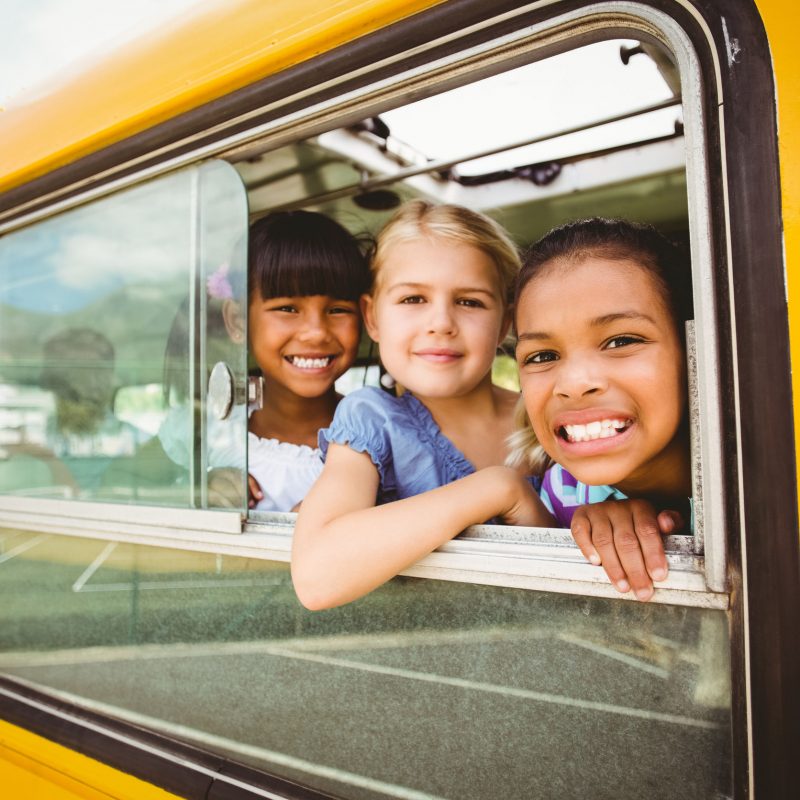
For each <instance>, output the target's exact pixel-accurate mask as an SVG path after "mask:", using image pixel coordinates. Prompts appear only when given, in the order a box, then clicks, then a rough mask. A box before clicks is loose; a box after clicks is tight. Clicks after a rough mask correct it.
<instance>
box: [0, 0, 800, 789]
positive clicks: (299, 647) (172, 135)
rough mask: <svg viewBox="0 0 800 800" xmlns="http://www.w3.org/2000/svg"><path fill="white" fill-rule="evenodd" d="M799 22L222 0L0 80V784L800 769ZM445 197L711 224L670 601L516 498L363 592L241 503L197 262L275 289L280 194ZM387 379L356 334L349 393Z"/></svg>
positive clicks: (768, 775)
mask: <svg viewBox="0 0 800 800" xmlns="http://www.w3.org/2000/svg"><path fill="white" fill-rule="evenodd" d="M793 23H794V18H793V5H792V4H790V3H788V2H783V1H782V0H755V2H753V0H737V2H730V1H729V0H727V1H726V0H607V1H603V0H592V1H588V0H538V1H533V2H531V1H530V0H528V1H527V2H526V1H524V0H498V2H494V3H485V2H479V1H478V0H444V1H443V2H436V0H414V1H413V2H402V3H401V2H398V1H397V0H337V2H335V3H334V4H332V5H330V4H329V5H327V6H324V7H322V6H320V5H319V4H318V3H313V2H309V0H295V1H294V2H293V3H287V2H271V3H262V2H257V0H236V1H235V2H221V1H219V2H209V3H206V4H204V5H202V6H201V7H199V8H198V9H197V10H194V11H192V13H191V14H187V15H185V16H184V17H183V18H181V19H178V20H175V21H173V22H172V23H170V24H168V25H166V24H165V25H164V26H163V27H162V28H161V29H160V30H158V31H157V32H155V33H152V34H150V35H148V36H147V37H146V38H142V39H139V40H136V41H133V42H131V43H130V44H128V45H126V46H124V47H121V48H120V49H118V50H117V51H116V52H114V53H113V54H109V55H106V56H104V57H103V59H102V60H98V61H97V63H95V64H93V65H91V68H89V69H87V70H86V71H84V72H82V73H81V74H80V75H77V76H67V77H66V78H65V79H64V80H62V81H61V82H59V83H57V84H56V83H54V84H53V86H52V89H51V90H50V91H48V92H47V93H46V94H42V95H40V96H36V97H31V98H23V100H22V101H17V102H15V103H11V104H10V105H9V107H8V108H7V109H5V110H4V111H3V112H2V113H0V309H1V311H0V436H1V437H2V438H0V492H1V494H0V591H1V592H2V595H1V596H2V602H1V603H0V614H2V626H0V631H1V632H0V670H1V671H2V676H0V781H2V785H3V795H4V796H5V797H47V798H75V797H85V798H88V797H92V798H95V797H98V798H99V797H130V798H151V797H152V798H162V797H163V798H166V797H187V798H195V797H198V798H199V797H203V798H239V797H241V798H245V797H253V798H255V797H262V798H263V797H270V798H278V797H282V798H300V797H308V798H311V797H353V798H383V797H397V798H413V799H414V800H416V799H417V798H420V799H421V798H451V797H463V798H489V797H491V798H494V797H541V798H573V797H592V798H602V797H611V796H614V797H631V798H633V797H641V796H644V795H647V796H648V797H651V798H655V797H669V798H678V797H681V798H683V797H686V798H701V797H702V798H723V797H735V798H752V797H760V798H780V797H794V796H796V793H797V790H796V788H795V780H794V772H795V770H794V767H795V763H796V760H797V756H798V755H800V747H798V744H799V743H800V722H798V721H799V720H800V687H799V686H798V683H800V682H799V681H798V677H800V657H799V655H798V653H799V652H800V648H799V646H798V637H797V631H798V629H800V626H799V624H798V623H799V622H800V619H799V617H800V614H798V611H799V610H800V559H799V558H798V544H799V540H798V517H797V511H798V493H797V482H796V454H797V452H798V444H799V443H800V440H798V436H797V426H796V424H795V419H796V418H795V412H794V405H793V399H792V398H793V392H797V391H798V390H799V389H800V385H798V380H800V378H798V377H797V376H796V373H795V374H793V373H792V370H791V364H792V360H793V359H794V361H795V363H796V362H797V360H798V358H800V310H799V309H800V272H799V271H798V269H797V267H796V262H797V260H798V258H800V212H799V206H798V196H800V187H798V184H799V183H800V160H798V157H797V155H796V153H795V152H794V150H793V147H794V146H796V139H797V135H798V126H800V105H799V104H798V99H797V95H796V92H795V85H796V81H797V79H798V58H799V57H798V53H797V48H796V47H795V43H794V36H793V30H794V25H793ZM414 197H426V198H429V199H432V200H434V201H448V202H457V203H462V204H465V205H468V206H470V207H473V208H477V209H480V210H483V211H485V212H486V213H490V214H491V215H493V216H495V217H496V218H497V219H498V220H499V221H500V222H501V223H502V224H503V225H505V226H506V227H507V228H508V230H509V231H510V232H511V234H512V235H513V236H514V237H515V239H516V240H517V242H518V243H519V244H520V246H524V245H526V244H528V243H529V242H531V241H533V240H535V239H536V238H537V236H539V235H540V234H541V233H543V232H544V231H545V230H547V229H548V228H549V227H551V226H552V225H554V224H557V223H559V222H562V221H565V220H568V219H574V218H579V217H585V216H591V215H601V216H624V217H629V218H632V219H637V220H643V221H647V222H651V223H653V224H655V225H656V226H658V227H659V228H660V229H661V230H663V231H664V232H666V233H667V234H668V235H670V236H672V237H673V238H675V239H676V240H679V241H681V242H682V243H683V244H685V245H686V247H687V248H688V251H689V252H690V254H691V261H692V271H693V293H694V300H695V320H694V322H693V325H692V331H691V333H692V335H691V337H690V341H691V342H692V344H691V346H690V359H689V362H690V363H689V385H690V400H691V409H692V412H691V428H692V451H693V473H694V475H693V482H694V492H693V501H694V507H695V517H696V519H695V527H694V530H693V532H692V533H691V534H690V535H683V536H673V537H669V538H668V539H667V540H666V548H667V551H668V558H669V561H670V568H671V569H670V575H669V578H668V579H667V581H665V582H664V583H663V584H661V585H659V588H658V589H657V591H656V594H655V596H654V599H653V601H652V602H650V603H648V604H640V603H636V602H632V601H631V600H630V598H628V597H626V596H621V595H618V594H617V593H616V592H615V590H613V588H612V587H611V586H610V585H609V584H608V583H607V581H606V579H605V577H604V574H603V573H602V570H601V569H600V568H598V567H593V566H591V565H589V564H587V563H585V562H584V560H583V559H582V557H581V556H580V554H579V552H578V551H577V549H576V548H575V547H574V545H573V544H572V542H571V539H570V537H569V534H568V532H567V531H559V530H549V529H548V530H545V529H523V528H509V527H506V528H504V527H502V526H477V527H475V528H472V529H470V530H468V531H466V532H464V534H462V535H461V536H460V537H458V538H457V539H455V540H453V541H452V542H451V543H449V544H448V545H447V546H445V547H443V548H441V549H440V550H438V551H436V552H434V553H432V554H431V555H430V556H428V557H426V558H425V559H423V560H422V561H421V562H419V563H418V564H416V565H415V566H413V567H412V568H410V569H409V570H407V571H406V572H405V573H404V574H403V575H401V576H399V577H398V578H396V579H394V580H392V581H390V582H389V583H388V584H386V585H385V586H383V587H381V588H380V589H379V590H377V591H375V592H373V593H372V594H371V595H369V596H368V597H366V598H364V599H362V600H360V601H358V602H356V603H353V604H350V605H348V606H345V607H343V608H339V609H333V610H331V611H326V612H317V613H311V612H307V611H305V610H304V609H302V607H301V606H300V605H299V603H298V602H297V601H296V599H295V597H294V594H293V591H292V588H291V582H290V579H289V576H288V559H289V552H290V544H291V533H292V525H293V520H294V517H293V515H291V514H259V513H254V512H251V513H248V511H247V502H246V485H245V477H244V470H243V469H241V467H242V466H243V465H244V464H245V463H246V461H245V459H246V441H247V431H246V427H247V426H246V412H245V407H246V404H247V402H248V398H249V399H250V400H252V399H253V397H254V395H253V394H252V393H251V392H252V390H255V389H257V386H258V384H257V382H253V381H251V380H250V379H249V377H248V373H249V370H248V356H247V350H246V344H245V343H242V342H234V341H233V340H232V339H231V337H230V336H228V335H227V334H226V331H225V329H224V326H221V325H220V324H219V309H218V308H217V307H216V306H215V301H214V299H213V298H212V297H210V296H209V294H208V292H207V291H206V287H207V283H208V279H209V277H211V276H212V275H214V274H215V273H216V271H217V270H219V269H220V268H224V270H225V271H226V275H227V276H228V278H229V279H230V280H229V283H230V286H231V287H232V292H233V293H234V298H233V299H235V300H237V301H239V302H240V303H241V306H242V307H243V308H246V306H247V303H246V291H247V288H246V285H247V281H246V265H245V264H244V258H243V256H242V253H243V249H246V248H243V247H242V242H244V241H246V235H247V226H248V223H249V222H250V221H251V220H253V219H255V218H257V217H259V216H261V215H263V214H266V213H269V212H270V211H273V210H276V209H287V208H310V209H314V210H317V211H321V212H323V213H326V214H329V215H330V216H332V217H334V218H335V219H337V220H338V221H339V222H341V223H342V224H344V225H345V226H346V227H348V228H349V229H350V230H351V231H352V232H353V233H358V234H374V233H375V231H376V230H378V229H379V227H380V226H381V224H382V223H383V222H384V221H385V220H386V219H387V218H388V216H389V215H390V214H391V212H392V210H393V209H394V208H395V207H396V206H397V205H398V204H399V203H401V202H402V201H404V200H406V199H410V198H414ZM576 291H579V287H576ZM568 301H569V298H565V302H568ZM496 372H497V380H498V381H505V382H510V384H512V385H513V381H514V375H513V369H509V367H508V359H507V358H505V359H504V357H503V356H502V354H501V355H499V356H498V361H497V370H496ZM378 376H379V367H378V366H377V360H376V357H375V354H374V353H372V352H371V351H370V348H369V345H368V343H367V342H365V343H364V348H363V352H362V353H361V357H360V359H359V363H358V365H357V367H356V368H354V370H353V371H352V374H349V375H348V376H347V381H346V382H345V383H343V385H342V391H349V390H350V389H352V388H354V387H356V386H359V385H363V384H364V383H374V382H375V381H376V380H378ZM237 465H238V467H239V469H237ZM220 469H228V470H232V472H229V473H228V477H229V478H231V482H230V485H232V486H233V489H234V491H233V494H231V492H228V493H226V494H225V495H224V496H222V495H220V493H219V492H218V491H217V489H216V487H215V485H214V482H213V480H212V477H213V476H214V475H215V473H216V474H218V470H220ZM375 534H376V536H379V535H380V531H376V532H375Z"/></svg>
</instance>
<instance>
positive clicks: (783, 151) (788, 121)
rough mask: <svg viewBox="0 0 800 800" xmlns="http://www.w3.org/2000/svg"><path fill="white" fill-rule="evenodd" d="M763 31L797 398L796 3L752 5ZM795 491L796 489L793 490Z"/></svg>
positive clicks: (798, 426)
mask: <svg viewBox="0 0 800 800" xmlns="http://www.w3.org/2000/svg"><path fill="white" fill-rule="evenodd" d="M757 5H758V9H759V11H760V12H761V18H762V20H763V21H764V26H765V27H766V30H767V37H768V38H769V46H770V50H771V52H772V63H773V69H774V71H775V80H776V83H777V95H778V96H777V101H778V147H779V152H780V173H781V200H782V205H783V235H784V245H785V250H786V256H785V257H786V272H787V276H786V277H787V289H788V299H789V337H790V342H791V351H792V365H793V369H792V392H793V395H794V397H800V367H799V366H798V365H800V150H798V145H800V92H798V86H800V48H798V46H797V24H796V22H797V3H796V0H757ZM794 431H795V451H796V452H797V453H798V454H800V407H798V404H797V403H795V406H794ZM798 491H800V487H798Z"/></svg>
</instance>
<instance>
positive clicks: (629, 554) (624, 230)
mask: <svg viewBox="0 0 800 800" xmlns="http://www.w3.org/2000/svg"><path fill="white" fill-rule="evenodd" d="M566 298H568V300H569V301H568V302H565V299H566ZM515 309H516V311H515V313H516V328H517V334H518V344H517V361H518V364H519V369H520V384H521V388H522V395H523V399H524V403H525V410H526V412H527V417H528V419H529V420H530V425H531V426H532V430H531V428H529V431H530V434H529V435H527V436H526V434H525V433H523V434H522V435H521V437H518V439H517V445H518V446H517V448H516V451H515V453H514V454H513V455H512V459H511V461H512V462H514V463H520V462H524V464H525V465H526V466H527V467H529V468H531V469H532V471H534V472H537V471H538V472H539V473H541V472H542V471H543V468H544V467H546V466H547V464H548V463H552V462H555V465H554V466H552V467H551V468H550V469H549V470H548V471H547V473H546V474H545V476H544V481H543V485H542V490H541V496H542V498H543V500H544V501H545V504H546V505H547V506H548V508H549V509H550V510H551V511H552V512H553V513H554V515H555V517H556V519H557V520H558V521H559V523H560V524H562V525H566V526H569V525H570V523H571V527H572V532H573V535H574V537H575V540H576V542H577V543H578V545H579V546H580V548H581V550H582V552H583V553H584V555H585V556H586V557H587V558H588V559H589V560H590V561H591V562H592V563H594V564H600V563H602V564H603V566H604V568H605V570H606V572H607V574H608V575H609V577H610V578H611V580H612V581H613V582H614V584H615V585H616V586H617V588H618V589H619V590H620V591H622V592H627V591H629V589H630V588H631V587H632V588H633V589H634V591H635V593H636V596H637V597H639V598H640V599H643V600H646V599H648V598H649V597H650V596H651V595H652V592H653V587H652V580H662V579H663V578H664V577H666V570H667V563H666V558H665V556H664V552H663V547H662V544H661V539H660V536H659V529H660V530H661V532H663V533H669V532H672V531H674V530H676V529H677V528H678V527H680V523H681V520H680V515H679V514H677V513H675V512H662V513H661V514H659V515H658V516H656V515H655V513H654V511H653V506H655V508H656V509H677V508H681V509H684V508H688V503H687V498H688V497H689V495H690V494H691V473H690V461H689V441H688V424H687V418H686V407H687V398H686V354H685V339H684V323H685V321H686V320H687V319H691V317H692V303H691V275H690V272H689V268H688V264H687V263H686V262H685V261H683V260H682V259H681V258H680V257H679V256H678V254H677V252H676V249H675V248H674V247H673V246H672V245H671V244H670V243H669V242H668V241H667V240H666V239H664V238H663V237H662V236H661V235H660V234H658V233H657V232H656V231H655V229H653V228H651V227H649V226H644V225H636V224H633V223H629V222H623V221H615V220H604V219H590V220H583V221H580V222H574V223H571V224H568V225H565V226H563V227H561V228H556V229H555V230H553V231H551V232H550V233H549V234H547V235H546V236H545V237H544V238H543V239H541V240H540V241H539V242H537V243H536V244H535V245H533V247H532V248H531V250H530V251H529V253H528V255H527V258H526V261H525V265H524V267H523V269H522V272H521V273H520V276H519V281H518V283H517V290H516V303H515ZM520 444H521V447H520ZM604 484H608V485H609V486H606V487H604V486H603V485H604ZM609 487H613V488H609ZM606 498H610V499H609V500H606V502H602V503H600V504H599V505H583V506H581V507H580V508H579V509H578V510H577V511H576V506H578V505H580V504H581V503H587V502H588V503H593V502H594V501H597V500H605V499H606ZM624 498H636V500H631V501H629V502H618V501H620V500H624ZM651 504H652V505H651Z"/></svg>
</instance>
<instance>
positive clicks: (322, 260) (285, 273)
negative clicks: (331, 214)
mask: <svg viewBox="0 0 800 800" xmlns="http://www.w3.org/2000/svg"><path fill="white" fill-rule="evenodd" d="M248 261H249V280H250V292H251V294H252V293H253V292H255V291H260V292H261V296H262V298H263V299H265V300H268V299H270V298H273V297H308V296H311V295H327V296H328V297H334V298H337V299H339V300H353V301H355V300H358V298H359V297H360V296H361V295H362V294H363V293H364V292H366V291H367V290H368V288H369V271H368V269H367V263H366V259H365V257H364V255H363V254H362V252H361V248H360V246H359V243H358V242H357V240H356V239H355V238H354V237H353V236H352V235H351V234H350V233H349V232H348V231H346V230H345V229H344V228H343V227H342V226H341V225H339V224H338V223H337V222H334V221H333V220H332V219H329V218H328V217H325V216H323V215H322V214H315V213H312V212H309V211H294V212H281V213H278V214H272V215H269V216H267V217H264V218H263V219H261V220H259V221H258V222H256V223H255V224H254V225H253V226H252V227H251V231H250V244H249V259H248Z"/></svg>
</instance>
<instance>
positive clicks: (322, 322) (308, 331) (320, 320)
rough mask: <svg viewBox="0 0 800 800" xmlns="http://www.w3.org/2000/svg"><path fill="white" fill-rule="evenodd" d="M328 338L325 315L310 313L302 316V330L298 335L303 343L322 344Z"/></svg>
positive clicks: (315, 312)
mask: <svg viewBox="0 0 800 800" xmlns="http://www.w3.org/2000/svg"><path fill="white" fill-rule="evenodd" d="M329 336H330V331H329V329H328V317H327V315H326V314H324V313H320V312H317V311H312V312H309V313H307V314H305V315H304V318H303V328H302V330H301V331H300V333H299V334H298V337H299V338H300V339H302V340H303V341H305V342H324V341H326V340H327V339H328V337H329Z"/></svg>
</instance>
